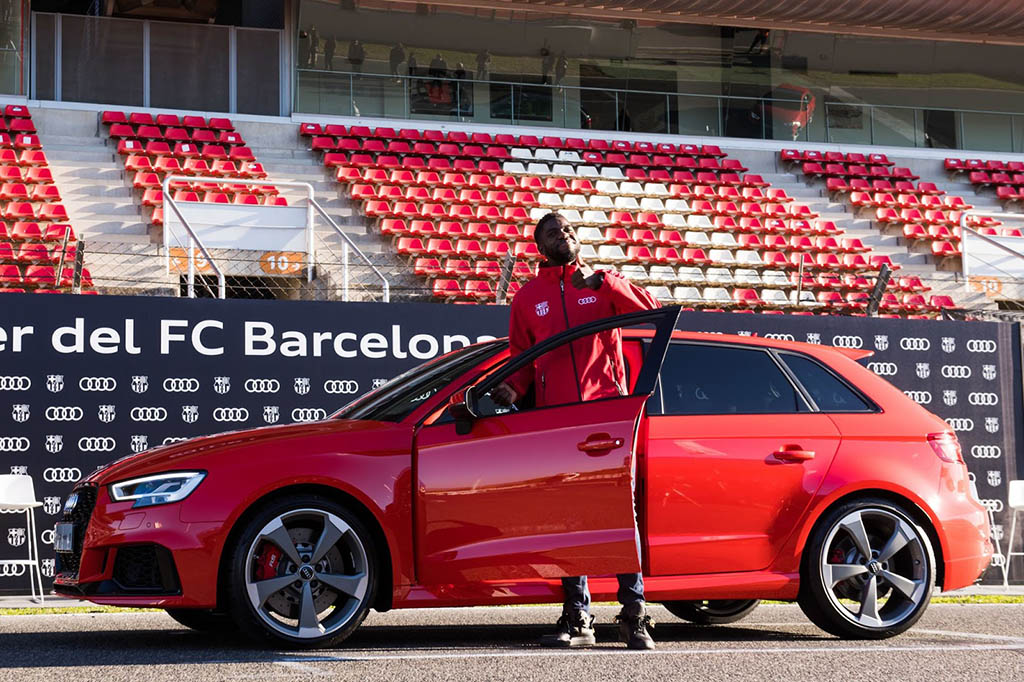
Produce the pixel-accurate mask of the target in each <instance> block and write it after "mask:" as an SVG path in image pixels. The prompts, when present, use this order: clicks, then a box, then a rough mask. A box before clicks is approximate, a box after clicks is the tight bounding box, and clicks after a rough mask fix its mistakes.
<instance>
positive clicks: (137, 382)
mask: <svg viewBox="0 0 1024 682" xmlns="http://www.w3.org/2000/svg"><path fill="white" fill-rule="evenodd" d="M132 390H133V391H135V392H136V393H145V392H146V391H148V390H149V377H148V376H144V375H141V374H136V375H135V376H133V377H132Z"/></svg>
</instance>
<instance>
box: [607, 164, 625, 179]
mask: <svg viewBox="0 0 1024 682" xmlns="http://www.w3.org/2000/svg"><path fill="white" fill-rule="evenodd" d="M601 177H602V178H604V179H605V180H625V179H626V176H625V174H624V173H623V172H622V169H621V168H618V167H616V166H604V167H603V168H601Z"/></svg>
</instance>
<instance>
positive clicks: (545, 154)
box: [533, 148, 558, 161]
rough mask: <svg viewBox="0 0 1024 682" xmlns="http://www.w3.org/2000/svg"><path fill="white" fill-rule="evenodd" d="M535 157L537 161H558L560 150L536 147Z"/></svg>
mask: <svg viewBox="0 0 1024 682" xmlns="http://www.w3.org/2000/svg"><path fill="white" fill-rule="evenodd" d="M533 158H534V159H536V160H537V161H558V152H556V151H555V150H554V149H546V148H541V149H534V150H533Z"/></svg>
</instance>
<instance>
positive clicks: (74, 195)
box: [60, 183, 132, 202]
mask: <svg viewBox="0 0 1024 682" xmlns="http://www.w3.org/2000/svg"><path fill="white" fill-rule="evenodd" d="M60 193H61V196H62V197H63V198H64V201H65V202H68V201H76V202H89V201H95V200H97V199H101V198H103V199H114V198H124V199H131V198H132V191H131V189H129V188H128V187H127V186H125V185H114V186H111V185H96V184H82V185H72V184H68V183H61V184H60Z"/></svg>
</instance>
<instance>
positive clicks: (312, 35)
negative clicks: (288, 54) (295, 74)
mask: <svg viewBox="0 0 1024 682" xmlns="http://www.w3.org/2000/svg"><path fill="white" fill-rule="evenodd" d="M319 51H320V34H319V33H317V32H316V26H310V27H309V59H308V60H307V62H306V63H307V64H308V65H309V68H311V69H315V68H316V53H317V52H319Z"/></svg>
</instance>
